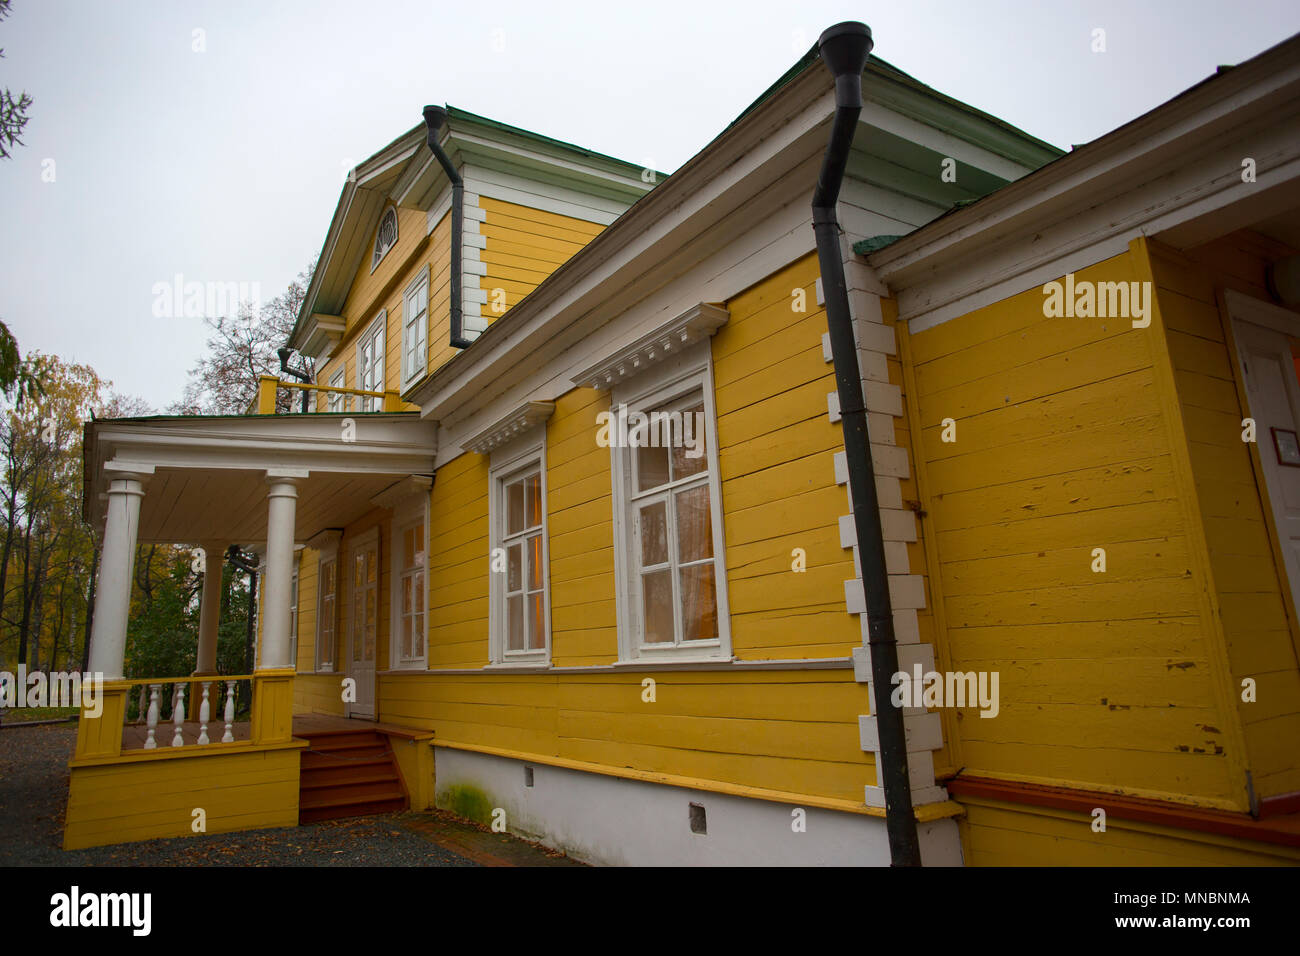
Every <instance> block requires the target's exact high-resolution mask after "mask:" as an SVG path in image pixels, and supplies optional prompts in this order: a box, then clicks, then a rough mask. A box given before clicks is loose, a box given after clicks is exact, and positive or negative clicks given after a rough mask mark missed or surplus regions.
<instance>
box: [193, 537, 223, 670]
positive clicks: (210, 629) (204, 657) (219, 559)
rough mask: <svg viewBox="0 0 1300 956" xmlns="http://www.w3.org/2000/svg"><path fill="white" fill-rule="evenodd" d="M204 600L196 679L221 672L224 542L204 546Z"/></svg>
mask: <svg viewBox="0 0 1300 956" xmlns="http://www.w3.org/2000/svg"><path fill="white" fill-rule="evenodd" d="M202 547H203V597H202V598H201V599H200V603H199V650H198V656H197V659H196V661H195V668H194V674H195V676H203V675H206V674H215V673H216V672H217V628H218V627H219V626H220V624H221V567H222V564H223V560H224V558H223V556H224V555H225V552H226V542H224V541H204V542H203V545H202Z"/></svg>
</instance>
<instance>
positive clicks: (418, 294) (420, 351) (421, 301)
mask: <svg viewBox="0 0 1300 956" xmlns="http://www.w3.org/2000/svg"><path fill="white" fill-rule="evenodd" d="M402 316H403V318H402V385H403V387H405V386H407V385H409V384H411V383H412V382H414V381H415V380H416V379H417V378H418V377H419V376H420V375H422V374H423V373H424V366H425V360H426V358H427V354H428V345H427V343H428V327H429V267H428V266H425V267H424V270H423V271H422V272H421V273H420V275H419V277H418V278H416V280H415V281H414V282H412V283H411V285H410V286H409V287H408V288H407V290H406V297H405V305H404V306H403V310H402Z"/></svg>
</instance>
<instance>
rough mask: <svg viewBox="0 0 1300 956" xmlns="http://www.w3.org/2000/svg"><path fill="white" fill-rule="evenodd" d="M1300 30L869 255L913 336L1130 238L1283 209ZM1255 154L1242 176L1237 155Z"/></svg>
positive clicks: (1176, 240) (1297, 141)
mask: <svg viewBox="0 0 1300 956" xmlns="http://www.w3.org/2000/svg"><path fill="white" fill-rule="evenodd" d="M1297 52H1300V38H1292V39H1291V40H1288V41H1286V42H1285V43H1282V44H1279V45H1278V46H1277V47H1274V48H1273V49H1272V50H1269V51H1266V52H1265V53H1262V54H1260V55H1259V56H1258V57H1256V58H1255V59H1254V60H1251V61H1249V62H1247V63H1244V64H1241V65H1240V66H1237V67H1235V68H1234V69H1232V70H1231V71H1230V72H1229V73H1227V74H1226V75H1222V76H1217V77H1215V78H1213V79H1211V80H1209V81H1207V82H1205V83H1203V84H1201V85H1199V86H1197V87H1194V88H1192V89H1191V90H1188V91H1187V92H1185V93H1183V94H1182V95H1180V96H1177V97H1175V98H1174V99H1172V100H1170V101H1169V102H1167V103H1165V104H1163V105H1161V106H1159V107H1157V108H1155V109H1154V110H1151V111H1150V112H1148V113H1146V114H1144V115H1142V116H1140V117H1138V118H1137V119H1135V120H1133V121H1132V122H1130V123H1128V124H1126V125H1124V126H1122V127H1120V128H1119V129H1117V130H1114V131H1113V132H1111V133H1108V134H1106V135H1105V136H1102V137H1101V138H1100V139H1098V140H1096V141H1094V142H1092V143H1089V144H1088V145H1086V146H1084V147H1081V148H1080V149H1078V150H1075V151H1074V152H1073V153H1070V154H1067V155H1066V156H1064V157H1062V158H1061V159H1059V160H1057V161H1056V162H1054V163H1052V164H1050V165H1049V166H1046V167H1044V168H1043V169H1041V170H1039V171H1037V172H1036V173H1033V174H1031V175H1029V176H1026V177H1025V178H1023V179H1021V180H1019V181H1017V182H1015V183H1012V184H1010V185H1008V186H1005V187H1003V188H1002V189H1000V190H998V191H997V192H995V193H993V194H992V195H990V196H988V197H986V198H984V199H982V200H980V201H979V202H978V203H975V204H974V205H972V206H971V207H970V208H968V209H964V210H960V211H958V212H956V213H954V214H952V215H948V216H944V217H941V218H940V219H938V220H936V221H934V222H932V223H930V224H929V225H927V226H923V227H922V228H920V229H918V230H916V231H915V232H913V233H911V234H910V235H908V236H906V237H904V238H903V239H901V240H899V241H897V242H895V243H893V244H891V245H889V246H888V247H886V248H885V249H882V250H880V251H879V252H876V253H874V254H871V255H870V256H869V257H868V260H867V261H868V262H869V263H870V264H871V266H872V267H873V268H874V269H875V270H876V272H877V274H878V275H879V276H880V277H881V278H882V279H883V280H884V281H885V282H886V283H887V284H888V285H889V288H890V289H891V290H892V291H893V293H894V294H895V296H896V297H897V298H898V302H899V313H900V318H903V319H907V320H910V321H911V323H912V329H913V331H919V330H921V329H924V328H928V327H931V326H933V325H937V324H939V323H941V322H943V321H946V320H947V319H949V318H952V317H954V316H955V315H959V314H963V313H964V312H967V311H970V310H971V309H972V308H976V307H978V306H979V305H980V304H983V300H984V299H988V298H989V297H998V296H1002V295H1006V294H1013V293H1014V292H1015V291H1018V290H1022V289H1024V288H1031V287H1033V286H1034V285H1038V284H1041V282H1043V281H1046V280H1045V279H1044V276H1046V277H1047V278H1053V277H1055V276H1057V275H1060V274H1063V273H1065V272H1068V271H1072V270H1073V269H1076V268H1079V267H1081V265H1087V264H1090V263H1092V262H1096V261H1099V260H1100V259H1104V258H1106V257H1108V256H1110V255H1115V254H1117V253H1119V252H1122V251H1124V249H1126V248H1127V244H1128V241H1129V240H1130V239H1132V238H1133V237H1134V236H1137V235H1157V234H1160V235H1161V238H1162V240H1163V241H1166V242H1169V243H1171V244H1173V245H1176V246H1189V245H1196V244H1199V243H1201V242H1204V241H1207V240H1208V239H1210V238H1213V236H1214V235H1216V234H1218V233H1219V232H1220V231H1223V232H1229V231H1232V230H1233V229H1235V228H1238V227H1239V226H1240V225H1242V224H1243V223H1238V222H1236V221H1235V220H1232V219H1231V214H1232V210H1234V209H1237V210H1239V211H1241V212H1242V213H1243V214H1244V213H1246V212H1250V213H1251V214H1252V215H1253V214H1255V213H1256V212H1258V211H1259V209H1260V208H1268V207H1270V206H1271V207H1273V208H1286V207H1287V206H1288V205H1293V204H1294V201H1295V198H1296V193H1297V186H1296V184H1297V182H1298V180H1297V178H1296V177H1297V174H1298V173H1300V138H1298V137H1296V136H1295V134H1294V132H1293V131H1294V129H1295V126H1294V123H1293V122H1292V119H1293V117H1295V115H1296V112H1297V110H1296V105H1295V104H1296V96H1297V90H1300V65H1298V61H1297V60H1296V55H1297ZM1244 156H1253V157H1255V158H1256V159H1257V160H1258V170H1257V181H1256V182H1254V183H1243V182H1242V181H1241V176H1240V173H1241V159H1242V157H1244Z"/></svg>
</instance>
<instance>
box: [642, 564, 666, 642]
mask: <svg viewBox="0 0 1300 956" xmlns="http://www.w3.org/2000/svg"><path fill="white" fill-rule="evenodd" d="M641 607H642V612H643V614H642V620H643V621H644V622H645V628H644V630H643V632H642V633H643V635H644V636H643V637H642V640H644V641H645V643H647V644H664V643H667V644H671V643H672V642H673V579H672V572H671V571H668V570H664V571H655V572H652V573H651V574H643V575H642V576H641Z"/></svg>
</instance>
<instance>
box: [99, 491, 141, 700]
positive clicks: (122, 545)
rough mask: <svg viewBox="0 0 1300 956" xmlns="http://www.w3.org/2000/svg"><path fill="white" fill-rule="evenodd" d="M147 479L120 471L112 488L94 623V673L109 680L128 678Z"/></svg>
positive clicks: (109, 496)
mask: <svg viewBox="0 0 1300 956" xmlns="http://www.w3.org/2000/svg"><path fill="white" fill-rule="evenodd" d="M143 478H144V476H142V475H140V474H137V473H134V472H125V471H118V472H117V473H116V474H114V476H113V481H112V484H111V485H110V486H109V489H108V508H107V518H106V520H105V522H104V544H103V549H102V552H101V556H100V562H99V581H98V583H97V584H96V585H95V620H94V622H93V623H92V624H91V627H90V671H91V673H92V674H103V675H104V679H105V680H117V679H119V678H121V677H122V676H123V674H122V659H123V656H124V655H125V653H126V624H127V620H128V619H129V617H130V613H131V583H132V579H133V578H134V576H135V545H136V538H137V535H138V534H139V531H140V499H141V498H143V497H144V483H143Z"/></svg>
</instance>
